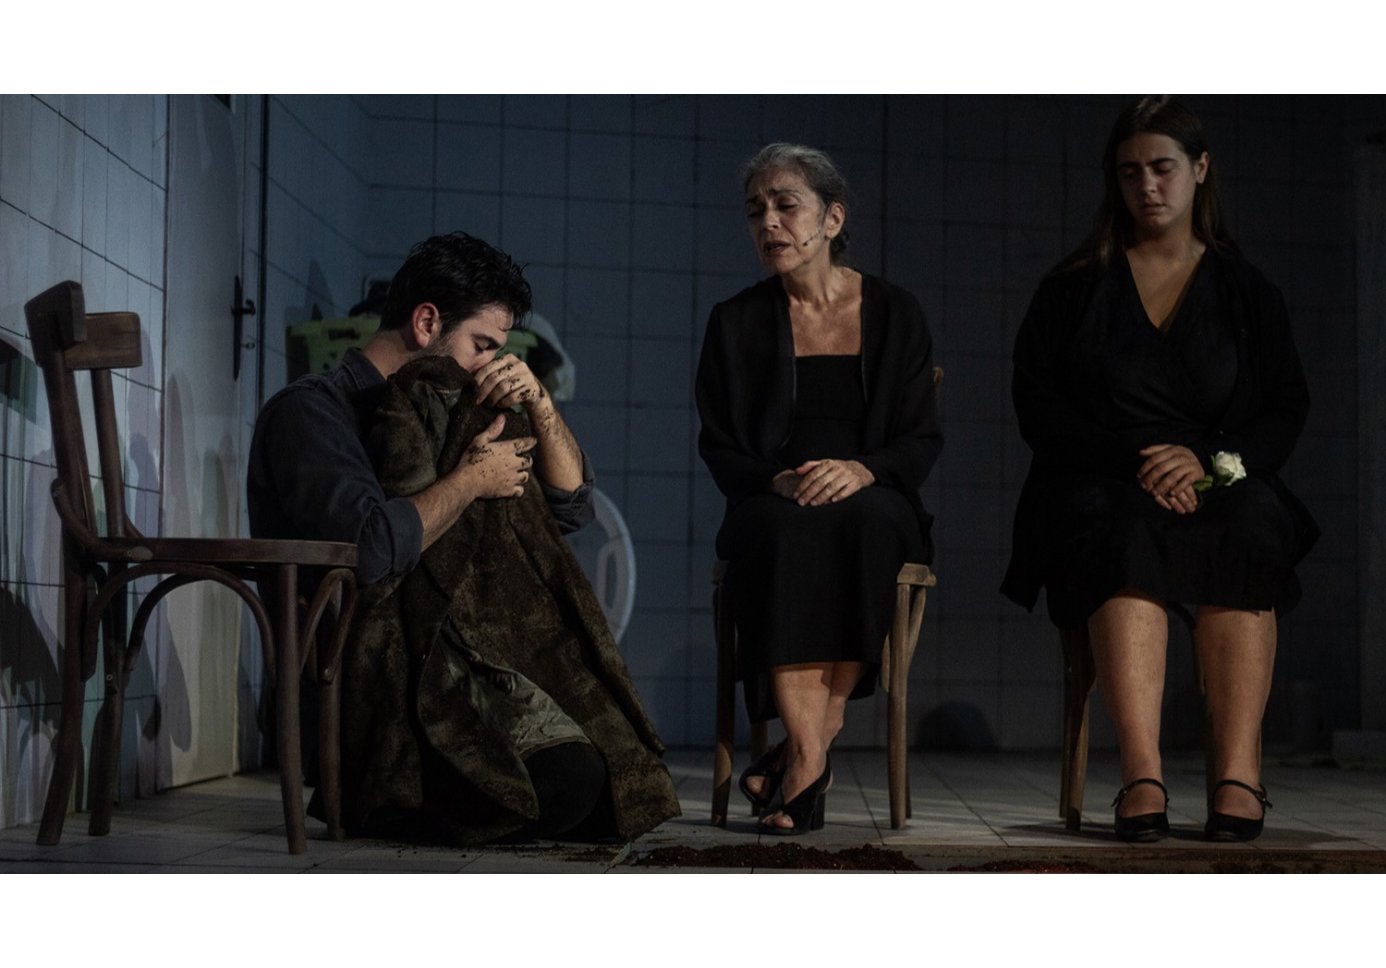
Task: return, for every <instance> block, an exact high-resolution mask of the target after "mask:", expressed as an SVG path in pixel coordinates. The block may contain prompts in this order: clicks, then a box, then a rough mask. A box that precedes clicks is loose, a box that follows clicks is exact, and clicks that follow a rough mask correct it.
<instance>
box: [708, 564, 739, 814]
mask: <svg viewBox="0 0 1386 968" xmlns="http://www.w3.org/2000/svg"><path fill="white" fill-rule="evenodd" d="M727 594H728V593H727V588H726V585H725V583H723V582H718V583H716V584H715V585H714V586H713V590H712V634H713V638H714V639H716V642H717V721H716V724H715V731H716V737H715V745H714V747H713V752H712V823H713V826H716V827H725V826H726V825H727V801H728V800H729V799H730V797H731V773H732V757H733V755H734V754H735V751H736V709H735V704H736V624H735V620H734V619H733V617H732V614H731V607H730V606H731V603H730V602H729V601H728V600H727Z"/></svg>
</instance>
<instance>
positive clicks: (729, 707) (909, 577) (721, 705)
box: [712, 561, 938, 830]
mask: <svg viewBox="0 0 1386 968" xmlns="http://www.w3.org/2000/svg"><path fill="white" fill-rule="evenodd" d="M728 567H729V563H728V562H725V561H719V562H717V563H716V564H715V565H714V566H713V569H712V621H713V629H714V635H715V637H716V640H717V745H716V748H715V750H714V752H713V760H712V822H713V823H714V824H715V825H717V826H719V827H725V826H726V825H727V801H728V799H729V797H730V794H731V775H732V761H733V759H734V754H735V731H736V709H735V704H736V622H735V621H734V620H733V618H732V616H733V610H732V607H731V592H730V590H729V589H728V588H727V585H726V581H725V579H726V575H727V569H728ZM937 583H938V580H937V578H935V576H934V573H933V572H932V571H931V570H930V569H929V566H928V565H921V564H916V563H914V562H907V563H906V564H905V565H904V566H903V567H902V568H901V569H900V573H899V574H898V575H897V576H896V578H895V614H894V617H893V619H892V620H891V625H890V634H889V635H888V636H886V640H885V644H884V646H883V647H882V649H881V688H882V689H884V690H885V692H886V695H887V699H888V702H887V706H886V772H887V777H888V783H889V787H890V826H891V829H893V830H899V829H900V828H902V827H903V826H905V820H906V819H907V818H908V817H909V816H910V814H911V811H910V785H909V784H910V781H909V760H908V756H909V737H908V735H907V725H908V723H909V706H908V702H907V696H908V692H909V683H910V663H911V662H912V661H913V659H914V650H915V648H916V646H917V645H918V644H919V628H920V626H921V625H922V624H923V622H924V604H925V600H926V597H927V595H928V590H929V589H930V588H933V587H934V586H935V585H936V584H937ZM766 748H767V743H766V727H765V723H752V724H751V757H752V759H759V758H760V757H761V756H762V755H763V754H764V753H765V750H766Z"/></svg>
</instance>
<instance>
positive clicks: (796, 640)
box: [697, 276, 943, 722]
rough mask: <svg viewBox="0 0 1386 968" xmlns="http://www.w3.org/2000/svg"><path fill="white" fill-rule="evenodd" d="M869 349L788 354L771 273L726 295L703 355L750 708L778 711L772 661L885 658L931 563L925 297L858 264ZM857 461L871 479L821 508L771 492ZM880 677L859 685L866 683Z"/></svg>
mask: <svg viewBox="0 0 1386 968" xmlns="http://www.w3.org/2000/svg"><path fill="white" fill-rule="evenodd" d="M861 344H862V351H861V355H860V356H811V357H799V358H796V357H795V355H794V338H793V332H792V327H791V324H790V319H789V304H788V298H787V296H786V295H785V292H784V288H783V285H782V284H781V283H780V281H779V279H777V278H772V279H767V280H765V281H764V282H761V283H759V284H758V285H755V286H752V287H750V288H748V289H746V290H744V291H742V292H741V293H739V294H738V295H736V296H735V297H733V298H732V299H729V300H727V301H726V302H724V303H719V304H718V305H717V306H716V307H715V308H714V309H713V311H712V315H711V318H710V319H709V320H708V329H707V335H706V337H705V338H704V341H703V350H702V355H701V357H700V360H699V364H698V379H697V399H698V412H699V415H700V416H701V418H702V429H701V432H700V434H699V438H698V449H699V452H700V453H701V454H702V457H703V459H704V460H705V461H706V462H707V466H708V469H709V471H710V472H711V473H712V476H713V478H714V480H715V481H716V482H717V486H718V487H719V488H720V489H721V490H722V493H723V494H725V495H726V497H727V512H726V517H725V518H724V519H723V522H722V527H721V530H720V531H719V533H718V537H717V553H718V556H719V557H721V558H724V559H726V560H728V561H730V562H731V568H730V571H729V573H728V575H727V579H726V587H727V590H728V591H729V592H730V595H731V601H732V611H733V614H734V616H735V619H736V624H737V635H738V661H739V663H740V668H739V669H738V673H739V676H740V678H741V679H742V680H743V682H744V683H745V686H746V704H747V710H748V712H749V713H750V716H751V719H752V721H756V722H759V721H763V720H766V719H770V718H773V717H774V716H775V715H776V711H775V707H774V702H773V700H772V697H771V695H770V689H769V676H770V671H771V670H772V669H773V668H775V667H776V666H783V665H793V664H797V663H806V662H834V661H857V662H863V663H867V664H876V663H879V662H880V659H881V647H882V644H883V642H884V640H885V636H886V633H887V631H888V629H889V625H890V620H891V615H892V613H893V608H894V597H895V576H896V574H897V573H898V572H899V570H900V565H901V564H903V563H904V562H905V561H907V560H910V561H919V562H924V563H928V562H930V561H931V560H932V545H931V544H930V542H929V525H930V522H931V521H932V518H931V517H930V516H929V514H928V513H927V512H926V511H925V510H924V507H923V505H922V504H921V502H920V499H919V488H920V487H921V486H922V485H923V483H924V479H925V477H926V476H927V475H928V473H929V470H930V468H931V467H932V466H933V463H934V460H935V459H936V458H937V456H938V453H939V450H940V448H941V446H942V442H943V438H942V433H941V432H940V430H939V425H938V416H937V409H936V406H935V397H934V389H933V352H932V349H933V344H932V340H931V338H930V335H929V329H928V326H927V325H926V323H925V321H924V314H923V312H922V311H921V310H920V308H919V303H918V301H917V300H916V299H915V298H914V297H913V296H912V295H911V294H910V293H908V292H906V291H905V290H903V289H900V288H898V287H896V286H893V285H891V284H889V283H887V282H885V281H884V280H881V279H877V278H875V277H872V276H863V277H862V308H861ZM825 458H839V459H851V460H856V461H859V462H860V463H861V464H862V465H863V466H865V467H866V468H867V469H868V470H869V471H870V472H871V474H872V475H873V476H874V478H875V480H876V483H875V484H873V485H871V486H870V487H866V488H863V489H862V490H860V491H858V492H857V493H856V494H854V495H852V496H851V497H849V498H847V499H845V500H843V501H839V502H837V503H835V504H828V505H824V506H821V507H799V506H798V504H797V503H795V502H794V501H791V500H788V499H786V498H783V497H780V496H779V495H777V494H774V493H772V492H771V490H770V484H771V481H772V479H773V478H774V476H775V475H776V474H777V473H779V472H780V471H782V470H784V469H787V468H793V467H796V466H798V465H799V464H801V463H803V462H804V461H807V460H816V459H825ZM873 680H874V677H872V676H870V675H868V676H866V677H864V678H863V681H862V683H861V684H860V686H859V687H858V691H857V695H866V694H869V693H870V692H871V690H872V688H873Z"/></svg>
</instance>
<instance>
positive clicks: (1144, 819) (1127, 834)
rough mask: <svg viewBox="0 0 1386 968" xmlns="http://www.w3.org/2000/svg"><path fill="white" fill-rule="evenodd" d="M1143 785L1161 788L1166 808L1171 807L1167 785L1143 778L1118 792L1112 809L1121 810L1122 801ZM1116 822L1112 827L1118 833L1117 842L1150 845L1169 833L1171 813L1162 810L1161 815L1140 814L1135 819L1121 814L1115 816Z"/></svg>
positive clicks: (1150, 778) (1151, 778) (1149, 778)
mask: <svg viewBox="0 0 1386 968" xmlns="http://www.w3.org/2000/svg"><path fill="white" fill-rule="evenodd" d="M1142 783H1148V784H1149V785H1151V786H1156V787H1159V788H1160V792H1161V793H1163V794H1164V795H1165V807H1166V808H1168V807H1169V791H1168V790H1166V789H1165V785H1164V784H1163V783H1161V782H1160V781H1159V780H1156V779H1154V778H1153V777H1149V776H1143V777H1141V778H1140V779H1138V780H1132V781H1131V782H1130V783H1128V784H1126V786H1124V787H1122V788H1121V789H1120V790H1118V791H1117V795H1116V799H1115V800H1113V801H1112V808H1113V809H1114V810H1116V811H1120V810H1121V801H1123V800H1125V799H1126V794H1128V793H1130V792H1131V789H1132V787H1138V786H1140V785H1141V784H1142ZM1113 816H1114V818H1115V822H1114V823H1113V825H1112V827H1113V829H1114V830H1115V831H1116V838H1117V840H1124V841H1126V842H1127V843H1132V844H1150V843H1154V842H1155V841H1157V840H1159V839H1161V838H1162V837H1164V836H1165V835H1166V834H1168V833H1169V812H1168V810H1167V809H1166V810H1161V811H1160V812H1159V813H1138V814H1136V815H1135V816H1134V817H1123V816H1122V815H1121V814H1120V813H1119V812H1117V813H1114V814H1113Z"/></svg>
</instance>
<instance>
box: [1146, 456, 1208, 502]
mask: <svg viewBox="0 0 1386 968" xmlns="http://www.w3.org/2000/svg"><path fill="white" fill-rule="evenodd" d="M1140 454H1141V456H1142V457H1144V458H1145V459H1146V460H1145V463H1144V464H1142V465H1141V469H1140V470H1138V471H1137V472H1136V478H1137V479H1138V480H1139V481H1140V484H1141V487H1142V488H1144V489H1145V491H1146V493H1147V494H1149V495H1150V496H1151V497H1153V498H1154V499H1155V503H1156V504H1158V505H1160V507H1162V508H1164V509H1165V510H1166V511H1174V512H1175V513H1177V514H1192V513H1193V512H1194V511H1197V510H1198V492H1197V491H1195V490H1194V483H1195V482H1196V481H1198V480H1200V479H1202V478H1203V477H1204V476H1206V475H1205V472H1204V470H1203V465H1202V464H1201V463H1200V462H1199V460H1198V458H1197V457H1196V456H1194V452H1193V451H1191V450H1189V448H1187V447H1184V446H1181V445H1179V444H1152V445H1151V446H1149V447H1144V448H1142V449H1141V452H1140Z"/></svg>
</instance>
